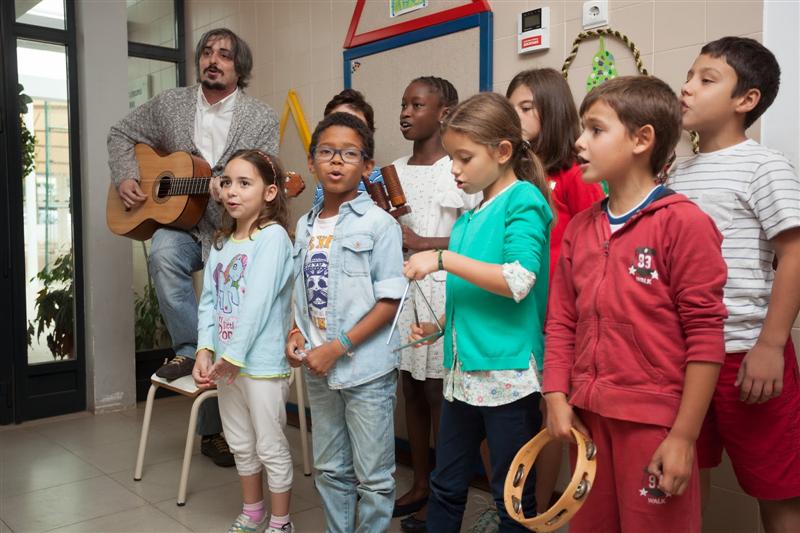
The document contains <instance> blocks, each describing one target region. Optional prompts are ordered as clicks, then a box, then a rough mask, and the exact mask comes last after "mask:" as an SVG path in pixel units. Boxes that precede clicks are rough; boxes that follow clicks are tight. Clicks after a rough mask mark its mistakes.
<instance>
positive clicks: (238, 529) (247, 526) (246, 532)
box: [228, 513, 291, 533]
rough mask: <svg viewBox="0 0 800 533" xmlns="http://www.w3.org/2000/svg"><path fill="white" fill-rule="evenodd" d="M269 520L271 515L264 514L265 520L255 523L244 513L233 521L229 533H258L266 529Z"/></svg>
mask: <svg viewBox="0 0 800 533" xmlns="http://www.w3.org/2000/svg"><path fill="white" fill-rule="evenodd" d="M268 518H269V513H264V518H263V519H262V520H261V522H253V521H252V520H251V519H250V517H249V516H247V515H246V514H244V513H242V514H240V515H239V516H237V517H236V520H234V521H233V524H231V527H230V528H229V529H228V533H256V532H258V531H261V528H263V527H264V523H265V522H266V521H267V519H268ZM276 531H278V530H276ZM290 531H291V530H290Z"/></svg>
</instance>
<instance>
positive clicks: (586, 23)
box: [583, 0, 608, 30]
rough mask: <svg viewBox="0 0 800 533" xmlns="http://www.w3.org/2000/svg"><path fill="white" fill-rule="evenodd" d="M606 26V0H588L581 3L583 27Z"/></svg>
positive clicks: (585, 28) (586, 28)
mask: <svg viewBox="0 0 800 533" xmlns="http://www.w3.org/2000/svg"><path fill="white" fill-rule="evenodd" d="M600 26H608V0H588V1H587V2H584V3H583V29H584V30H588V29H591V28H599V27H600Z"/></svg>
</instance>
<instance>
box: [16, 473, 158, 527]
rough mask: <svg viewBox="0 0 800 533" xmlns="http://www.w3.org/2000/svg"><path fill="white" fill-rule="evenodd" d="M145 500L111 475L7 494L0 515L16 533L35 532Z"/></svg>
mask: <svg viewBox="0 0 800 533" xmlns="http://www.w3.org/2000/svg"><path fill="white" fill-rule="evenodd" d="M146 503H147V502H145V500H143V499H141V498H139V497H138V496H136V495H135V494H133V493H131V492H130V491H128V490H126V489H125V488H123V487H122V486H121V485H119V484H118V483H116V482H115V481H113V480H112V479H109V478H107V477H97V478H92V479H87V480H83V481H76V482H74V483H68V484H65V485H60V486H58V487H52V488H48V489H42V490H38V491H35V492H29V493H26V494H21V495H18V496H13V497H11V498H8V500H7V501H6V502H5V504H4V505H3V511H2V512H3V516H2V519H3V521H5V522H6V524H8V525H9V527H11V529H12V530H14V531H15V532H16V533H38V532H41V531H48V530H51V529H55V528H57V527H62V526H66V525H69V524H75V523H78V522H83V521H86V520H91V519H93V518H98V517H100V516H107V515H110V514H114V513H118V512H120V511H125V510H128V509H133V508H136V507H141V506H143V505H145V504H146Z"/></svg>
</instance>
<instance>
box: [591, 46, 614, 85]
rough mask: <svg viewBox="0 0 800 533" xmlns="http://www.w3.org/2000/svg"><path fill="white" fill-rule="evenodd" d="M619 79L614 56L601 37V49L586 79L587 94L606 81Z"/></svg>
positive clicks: (595, 56) (593, 59) (594, 58)
mask: <svg viewBox="0 0 800 533" xmlns="http://www.w3.org/2000/svg"><path fill="white" fill-rule="evenodd" d="M616 77H617V66H616V65H615V64H614V54H612V53H611V52H609V51H608V50H606V41H605V39H604V38H603V36H602V35H601V36H600V49H599V50H598V51H597V53H596V54H595V55H594V57H593V58H592V71H591V72H590V73H589V76H588V77H587V78H586V92H589V91H591V90H592V89H594V88H595V87H597V86H598V85H600V84H601V83H603V82H604V81H608V80H610V79H612V78H616Z"/></svg>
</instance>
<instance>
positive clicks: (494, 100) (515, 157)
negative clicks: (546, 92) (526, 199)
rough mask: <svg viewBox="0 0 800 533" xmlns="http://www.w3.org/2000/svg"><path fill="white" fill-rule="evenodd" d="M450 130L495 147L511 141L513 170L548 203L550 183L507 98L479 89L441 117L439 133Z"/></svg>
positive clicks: (510, 162)
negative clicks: (534, 187) (533, 186)
mask: <svg viewBox="0 0 800 533" xmlns="http://www.w3.org/2000/svg"><path fill="white" fill-rule="evenodd" d="M447 130H452V131H455V132H458V133H462V134H464V135H466V136H467V137H469V138H470V139H471V140H472V141H473V142H476V143H478V144H483V145H485V146H488V147H492V148H496V147H497V146H499V145H500V143H501V142H502V141H508V142H509V143H511V146H512V149H513V152H512V155H511V160H510V161H509V164H510V165H511V166H512V168H513V170H514V174H515V175H516V176H517V178H519V179H521V180H525V181H528V182H530V183H532V184H533V185H535V186H536V188H537V189H539V192H541V193H542V196H544V199H545V200H546V201H547V203H548V204H550V203H551V194H550V185H549V184H548V182H547V174H546V173H545V169H544V166H543V165H542V162H541V160H539V158H538V157H537V156H536V154H535V153H534V152H533V149H532V148H531V145H530V143H529V142H528V141H526V140H525V139H523V137H522V126H521V124H520V121H519V116H518V115H517V112H516V111H515V110H514V108H513V107H512V106H511V104H510V103H509V101H508V100H507V99H506V98H504V97H503V96H501V95H499V94H495V93H478V94H476V95H475V96H472V97H470V98H468V99H466V100H464V101H463V102H461V103H460V104H458V105H457V106H456V107H455V108H454V109H453V110H452V111H451V112H450V113H449V114H448V115H447V116H446V117H445V119H444V120H443V121H442V133H443V134H444V133H445V132H446V131H447Z"/></svg>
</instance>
